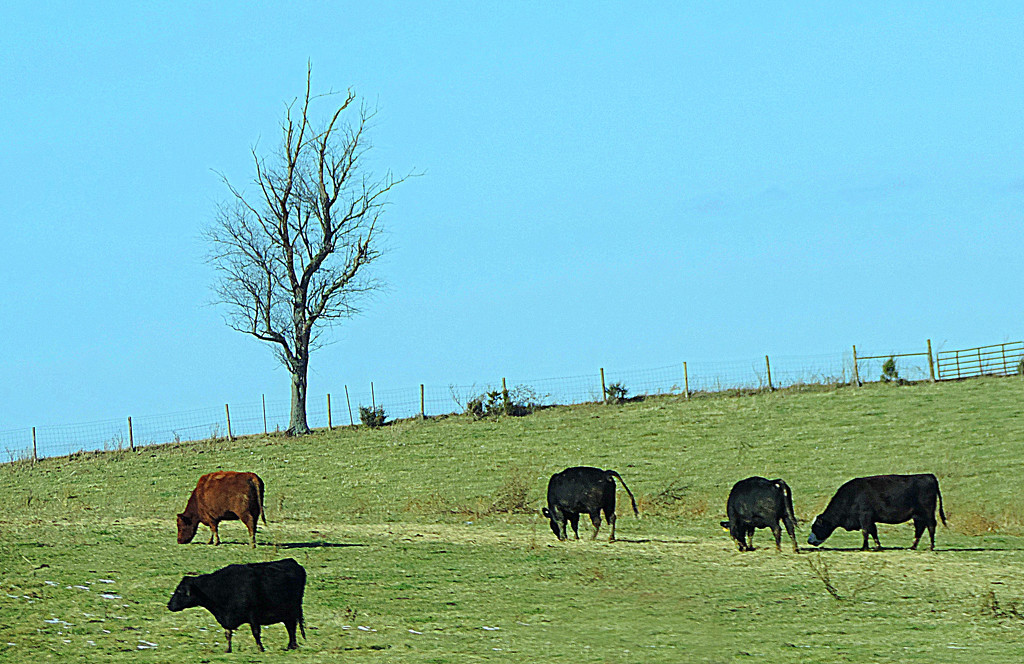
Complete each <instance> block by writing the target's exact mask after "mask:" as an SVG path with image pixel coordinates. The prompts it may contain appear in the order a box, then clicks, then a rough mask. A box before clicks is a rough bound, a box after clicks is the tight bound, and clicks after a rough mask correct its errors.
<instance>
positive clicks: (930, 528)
mask: <svg viewBox="0 0 1024 664" xmlns="http://www.w3.org/2000/svg"><path fill="white" fill-rule="evenodd" d="M928 538H929V539H930V540H931V544H930V546H929V547H928V550H929V551H934V550H935V514H932V515H931V518H929V519H928Z"/></svg>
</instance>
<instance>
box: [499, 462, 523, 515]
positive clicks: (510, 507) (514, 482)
mask: <svg viewBox="0 0 1024 664" xmlns="http://www.w3.org/2000/svg"><path fill="white" fill-rule="evenodd" d="M529 494H530V478H529V477H528V476H527V475H526V473H525V472H523V471H521V470H519V469H517V468H513V469H512V470H510V471H509V474H508V477H507V478H506V479H505V483H504V484H502V485H501V486H500V487H498V490H497V491H496V492H495V493H494V500H493V501H492V502H491V510H490V511H491V512H502V513H506V514H512V513H519V514H530V513H532V512H533V511H534V510H533V509H531V508H530V499H529Z"/></svg>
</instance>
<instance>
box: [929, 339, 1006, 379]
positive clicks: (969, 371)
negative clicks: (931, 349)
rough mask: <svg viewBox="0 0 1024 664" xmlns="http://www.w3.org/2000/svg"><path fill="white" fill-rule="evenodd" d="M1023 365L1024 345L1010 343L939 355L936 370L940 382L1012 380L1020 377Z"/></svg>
mask: <svg viewBox="0 0 1024 664" xmlns="http://www.w3.org/2000/svg"><path fill="white" fill-rule="evenodd" d="M1022 361H1024V341H1010V342H1007V343H1004V344H997V345H995V346H980V347H978V348H968V349H966V350H948V351H939V353H938V354H937V355H936V356H935V368H936V372H937V373H938V376H937V377H938V379H939V380H955V379H957V378H971V377H975V376H1013V375H1016V374H1018V373H1020V371H1021V363H1022Z"/></svg>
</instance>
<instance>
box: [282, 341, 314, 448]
mask: <svg viewBox="0 0 1024 664" xmlns="http://www.w3.org/2000/svg"><path fill="white" fill-rule="evenodd" d="M289 368H290V369H291V372H292V411H291V416H290V417H289V419H288V430H287V431H286V432H285V433H287V434H288V435H290V436H304V435H306V434H307V433H309V424H307V423H306V374H307V373H308V370H309V362H308V361H307V360H305V359H300V360H299V361H298V362H296V363H295V365H293V366H292V367H289Z"/></svg>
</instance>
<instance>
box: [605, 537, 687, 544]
mask: <svg viewBox="0 0 1024 664" xmlns="http://www.w3.org/2000/svg"><path fill="white" fill-rule="evenodd" d="M617 542H623V543H625V544H700V542H698V541H697V540H665V539H627V538H623V537H617V538H615V542H612V544H615V543H617Z"/></svg>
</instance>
